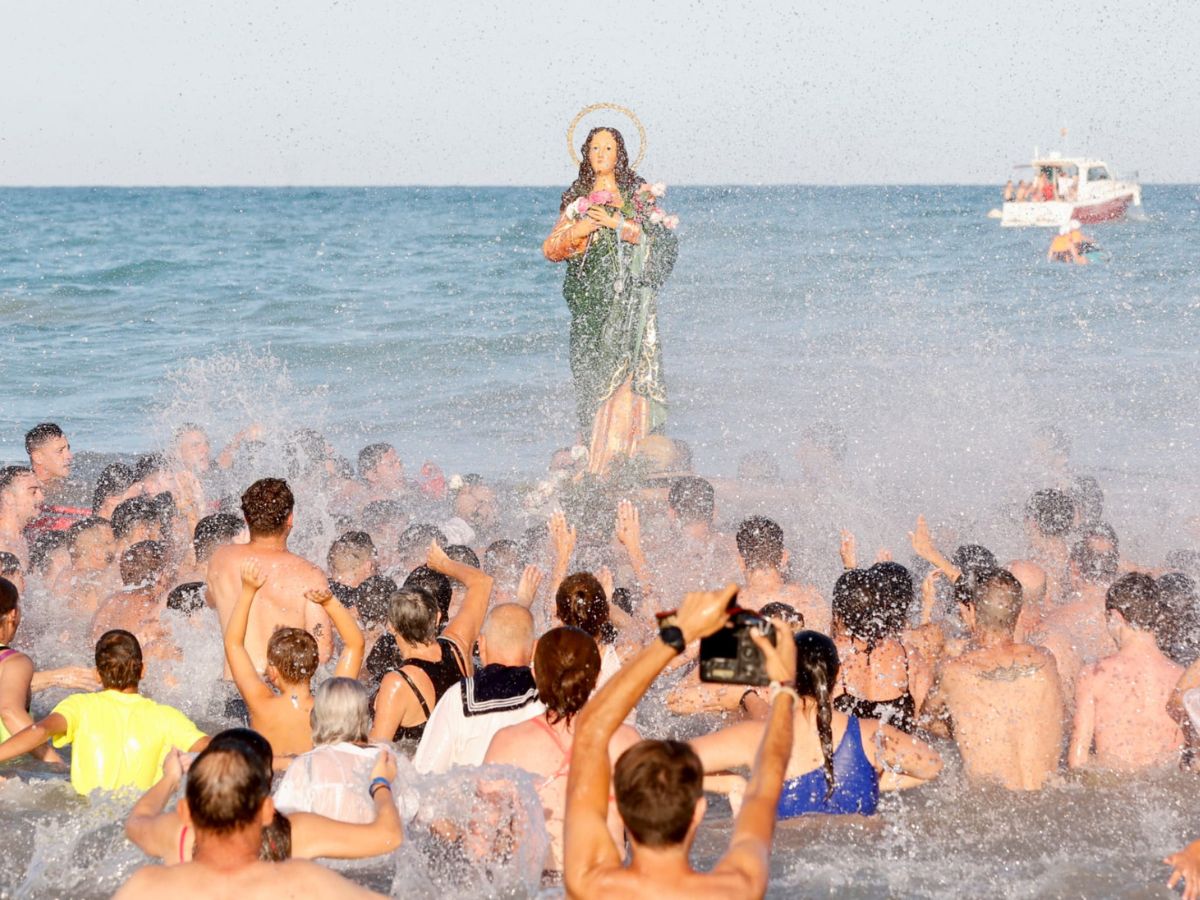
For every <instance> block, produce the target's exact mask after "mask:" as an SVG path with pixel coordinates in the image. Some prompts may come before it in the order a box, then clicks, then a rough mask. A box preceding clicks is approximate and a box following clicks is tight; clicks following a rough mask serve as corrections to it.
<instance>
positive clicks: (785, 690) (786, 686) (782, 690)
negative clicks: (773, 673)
mask: <svg viewBox="0 0 1200 900" xmlns="http://www.w3.org/2000/svg"><path fill="white" fill-rule="evenodd" d="M780 694H787V695H788V696H790V697H791V698H792V702H793V703H799V702H800V695H799V694H797V693H796V688H795V687H793V686H792V682H790V681H772V682H771V686H770V693H769V694H768V695H767V697H768V702H769V703H774V702H775V698H776V697H778V696H779V695H780Z"/></svg>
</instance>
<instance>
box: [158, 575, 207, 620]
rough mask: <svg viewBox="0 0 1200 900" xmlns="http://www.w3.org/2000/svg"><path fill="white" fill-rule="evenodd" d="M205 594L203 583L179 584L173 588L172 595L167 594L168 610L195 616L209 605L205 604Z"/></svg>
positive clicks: (189, 582) (188, 582)
mask: <svg viewBox="0 0 1200 900" xmlns="http://www.w3.org/2000/svg"><path fill="white" fill-rule="evenodd" d="M204 594H205V588H204V582H203V581H187V582H184V583H183V584H177V585H175V587H173V588H171V593H169V594H167V609H173V610H175V611H176V612H181V613H183V614H184V615H187V616H194V615H195V614H196V613H198V612H200V610H202V609H204V607H205V606H207V605H208V604H206V603H205V602H204Z"/></svg>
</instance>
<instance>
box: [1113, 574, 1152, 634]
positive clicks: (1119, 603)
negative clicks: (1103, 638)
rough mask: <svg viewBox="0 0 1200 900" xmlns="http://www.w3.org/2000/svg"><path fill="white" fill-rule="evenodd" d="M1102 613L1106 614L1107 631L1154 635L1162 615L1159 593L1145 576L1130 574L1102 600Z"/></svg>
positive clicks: (1120, 579)
mask: <svg viewBox="0 0 1200 900" xmlns="http://www.w3.org/2000/svg"><path fill="white" fill-rule="evenodd" d="M1104 611H1105V612H1106V613H1108V614H1109V624H1110V627H1111V626H1112V625H1113V624H1114V620H1115V624H1116V625H1117V628H1116V629H1115V630H1116V631H1118V632H1119V631H1120V630H1121V626H1127V627H1129V628H1132V629H1134V630H1135V631H1149V632H1154V631H1157V630H1158V628H1159V627H1160V626H1161V625H1162V621H1163V614H1164V612H1165V611H1166V610H1165V607H1164V606H1163V601H1162V591H1161V590H1160V588H1159V586H1158V584H1157V583H1156V582H1155V581H1154V579H1153V578H1151V577H1150V576H1149V575H1144V574H1142V573H1141V572H1130V573H1129V574H1128V575H1123V576H1121V577H1120V578H1118V579H1117V580H1116V581H1114V582H1113V583H1112V586H1111V587H1109V589H1108V593H1107V594H1105V596H1104Z"/></svg>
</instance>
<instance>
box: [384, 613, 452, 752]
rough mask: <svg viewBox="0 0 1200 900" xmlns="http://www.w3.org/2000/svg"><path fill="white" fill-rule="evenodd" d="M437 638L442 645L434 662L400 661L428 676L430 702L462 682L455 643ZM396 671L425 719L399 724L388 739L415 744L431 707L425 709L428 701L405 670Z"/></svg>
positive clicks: (426, 722)
mask: <svg viewBox="0 0 1200 900" xmlns="http://www.w3.org/2000/svg"><path fill="white" fill-rule="evenodd" d="M437 640H438V644H440V645H441V648H442V658H441V659H440V660H438V661H437V662H432V661H430V660H427V659H408V660H405V661H404V665H405V667H408V666H415V667H416V668H418V669H420V670H421V671H422V672H424V673H425V674H426V675H428V676H429V680H430V681H431V682H432V683H433V702H434V705H436V704H437V702H438V701H439V700H441V699H442V694H444V693H446V691H448V690H450V688H452V687H454V685H456V684H458V683H459V682H460V681H462V677H463V671H462V667H461V660H462V654H461V653H460V652H459V649H458V645H457V644H455V643H454V642H453V641H452V640H450V639H449V638H444V637H440V638H438V639H437ZM396 674H397V675H399V676H400V677H401V678H403V679H404V683H405V684H407V685H408V686H409V688H410V689H411V690H412V692H413V696H414V697H416V698H417V703H419V704H420V705H421V711H422V712H423V713H425V721H424V722H421V723H420V724H419V725H401V726H400V727H399V728H397V729H396V734H395V736H394V737H393V738H392V740H393V741H394V742H396V743H400V742H402V741H407V742H412V743H416V742H417V741H419V740H420V739H421V735H423V734H424V733H425V726H426V725H428V724H429V716H430V715H431V713H432V710H431V709H430V708H429V704H428V703H426V702H425V697H424V696H423V695H422V694H421V691H420V690H419V689H418V688H417V686H416V684H414V683H413V680H412V678H410V677H409V675H408V673H407V672H405V671H404V669H397V670H396Z"/></svg>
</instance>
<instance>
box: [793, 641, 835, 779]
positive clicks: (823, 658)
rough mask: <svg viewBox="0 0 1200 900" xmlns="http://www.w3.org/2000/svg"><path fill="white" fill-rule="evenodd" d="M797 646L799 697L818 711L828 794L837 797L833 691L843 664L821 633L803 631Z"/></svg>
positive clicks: (818, 724) (818, 735) (797, 687)
mask: <svg viewBox="0 0 1200 900" xmlns="http://www.w3.org/2000/svg"><path fill="white" fill-rule="evenodd" d="M794 640H795V642H796V693H797V694H799V695H800V696H801V697H809V698H811V699H812V700H813V701H815V703H816V707H817V738H818V740H819V741H820V742H821V755H822V757H823V759H824V764H823V767H824V769H825V788H826V794H827V795H828V794H832V793H833V699H832V697H833V687H834V685H835V684H836V683H837V677H838V670H839V668H840V661H839V660H838V652H837V645H836V644H834V642H833V639H832V638H829V637H827V636H826V635H823V634H821V633H820V632H819V631H801V632H800V633H799V634H797V635H796V636H795V638H794Z"/></svg>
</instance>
